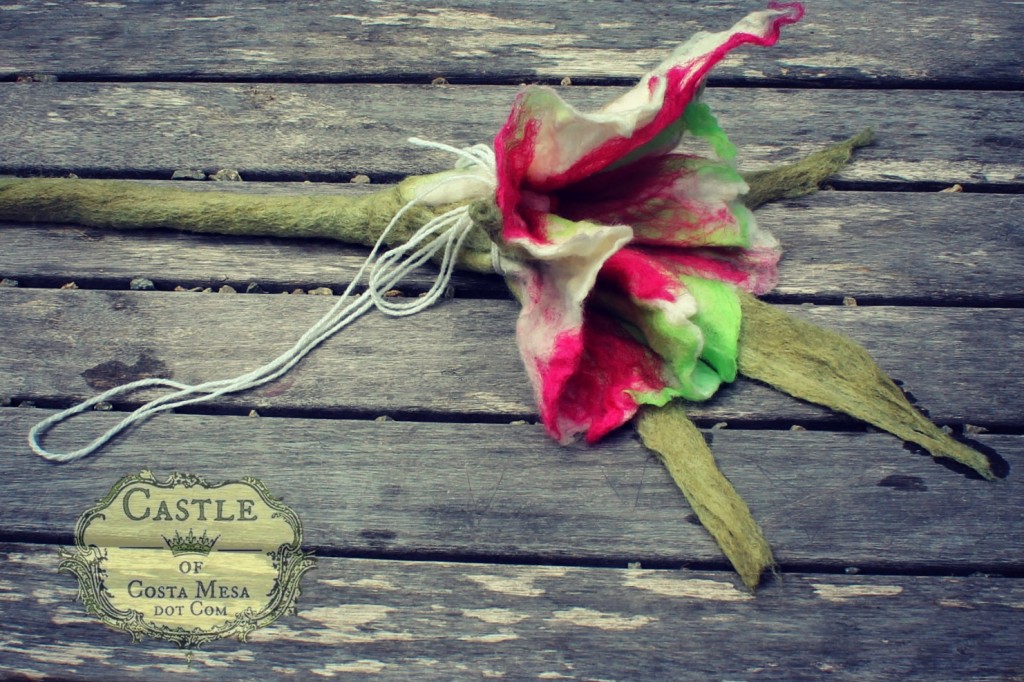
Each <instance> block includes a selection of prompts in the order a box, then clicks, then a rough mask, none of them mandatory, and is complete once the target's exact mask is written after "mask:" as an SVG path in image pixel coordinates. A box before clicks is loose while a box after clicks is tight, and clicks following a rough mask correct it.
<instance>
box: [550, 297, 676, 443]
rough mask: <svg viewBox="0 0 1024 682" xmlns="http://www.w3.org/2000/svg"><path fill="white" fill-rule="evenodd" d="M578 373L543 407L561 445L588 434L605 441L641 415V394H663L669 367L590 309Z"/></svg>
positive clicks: (612, 321)
mask: <svg viewBox="0 0 1024 682" xmlns="http://www.w3.org/2000/svg"><path fill="white" fill-rule="evenodd" d="M586 315H587V323H586V325H585V326H584V327H583V333H582V336H581V337H580V339H579V341H580V347H581V353H580V355H579V362H578V363H577V365H576V368H575V371H574V372H573V373H572V375H571V376H570V377H569V378H568V380H567V381H566V382H565V383H564V384H563V385H562V389H561V390H560V391H559V392H558V393H557V394H552V395H550V396H548V398H549V400H548V401H547V402H545V403H542V404H541V405H540V408H541V419H542V420H543V422H544V425H545V426H546V427H547V429H548V431H549V432H550V433H551V434H552V436H554V437H555V438H556V439H558V440H559V441H561V442H568V441H570V440H572V439H573V438H574V437H575V436H577V435H579V434H585V437H586V440H587V441H588V442H591V443H592V442H595V441H597V440H600V439H601V438H602V437H603V436H605V435H606V434H607V433H608V432H610V431H612V430H614V429H616V428H618V427H619V426H622V425H623V424H625V423H626V422H627V421H629V420H630V419H631V418H632V417H633V415H635V414H636V411H637V407H638V404H639V403H638V401H637V398H636V396H637V395H650V394H657V393H660V392H662V391H663V390H664V389H665V387H666V385H667V382H666V377H665V375H664V363H663V361H662V359H661V358H660V357H658V355H657V354H655V353H654V352H653V351H651V350H650V349H649V348H647V347H646V346H645V345H644V344H643V343H641V342H640V341H638V340H637V339H636V338H635V337H634V336H633V335H632V334H630V333H629V331H628V330H627V329H626V328H625V327H624V326H623V325H622V323H621V322H619V321H617V320H615V319H614V318H612V317H610V316H608V315H606V314H604V313H603V312H601V311H599V310H590V309H588V310H587V313H586Z"/></svg>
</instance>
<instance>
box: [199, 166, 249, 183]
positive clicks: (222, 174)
mask: <svg viewBox="0 0 1024 682" xmlns="http://www.w3.org/2000/svg"><path fill="white" fill-rule="evenodd" d="M207 179H208V180H213V181H214V182H241V181H242V176H241V175H239V173H238V171H236V170H235V169H233V168H221V169H220V170H219V171H217V172H216V173H214V174H213V175H211V176H210V177H209V178H207Z"/></svg>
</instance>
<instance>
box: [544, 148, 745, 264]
mask: <svg viewBox="0 0 1024 682" xmlns="http://www.w3.org/2000/svg"><path fill="white" fill-rule="evenodd" d="M747 189H748V188H747V184H746V182H744V181H743V178H742V177H741V176H740V174H739V173H737V172H736V170H735V169H734V168H732V167H731V166H729V165H726V164H722V163H719V162H716V161H712V160H709V159H704V158H701V157H697V156H686V155H682V154H672V155H667V156H660V157H653V158H646V159H641V160H640V161H637V162H635V163H633V164H630V165H628V166H623V167H620V168H616V169H615V170H612V171H606V172H603V173H598V174H597V175H594V176H592V177H590V178H587V179H586V180H583V181H582V182H578V183H576V184H574V185H572V186H570V187H567V188H566V189H564V190H562V191H560V192H558V193H556V194H555V195H554V196H555V201H556V202H557V210H558V212H559V214H560V215H563V216H565V217H567V218H570V219H572V220H588V221H592V222H597V223H603V224H605V225H630V226H631V227H632V228H633V232H634V235H635V236H634V242H635V243H640V244H658V245H664V246H677V247H700V246H737V247H745V246H750V245H751V244H752V243H753V242H755V241H762V242H763V241H764V238H763V237H762V236H759V235H755V234H754V232H755V231H756V230H757V223H756V221H755V220H754V216H753V214H752V213H751V212H750V210H749V209H747V207H746V206H744V205H743V203H742V202H741V201H740V200H739V197H740V196H741V195H742V194H744V193H746V191H747Z"/></svg>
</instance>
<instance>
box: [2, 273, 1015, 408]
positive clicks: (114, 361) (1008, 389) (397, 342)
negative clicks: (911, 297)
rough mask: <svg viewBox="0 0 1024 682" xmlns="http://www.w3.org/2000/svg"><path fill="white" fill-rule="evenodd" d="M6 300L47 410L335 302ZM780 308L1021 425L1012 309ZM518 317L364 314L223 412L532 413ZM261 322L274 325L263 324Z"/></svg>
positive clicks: (176, 374) (297, 332) (73, 295)
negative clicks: (517, 341)
mask: <svg viewBox="0 0 1024 682" xmlns="http://www.w3.org/2000/svg"><path fill="white" fill-rule="evenodd" d="M0 300H2V301H3V304H4V309H5V315H4V316H5V322H6V325H5V337H6V338H5V342H4V344H3V346H2V347H0V360H2V362H0V385H2V386H3V393H4V394H6V395H7V397H10V398H16V399H19V400H25V399H29V400H38V401H44V402H47V403H52V402H53V401H57V402H64V401H67V400H80V399H84V398H87V397H91V396H92V395H94V394H95V393H96V392H98V391H99V390H102V389H105V388H110V387H112V386H114V385H117V384H119V383H122V382H125V381H129V380H133V379H136V378H140V377H142V376H171V377H173V378H174V379H176V380H178V381H185V382H188V383H201V382H203V381H208V380H212V379H221V378H227V377H230V376H236V375H239V374H242V373H244V372H248V371H250V370H252V369H255V368H256V367H258V366H260V365H262V364H263V363H265V362H268V361H269V360H271V359H273V358H274V357H276V356H277V355H278V354H279V353H281V352H283V351H284V350H286V349H287V348H289V347H290V346H291V345H292V344H293V343H294V342H295V340H296V339H298V338H299V336H301V335H302V333H303V332H305V330H306V329H308V328H309V327H310V326H311V325H312V324H313V323H314V322H315V321H316V320H317V319H319V318H320V316H322V315H323V314H325V313H326V312H327V311H328V310H329V308H330V306H331V305H332V303H333V300H332V299H331V298H327V297H315V296H284V295H277V296H274V295H265V296H241V295H231V294H216V295H214V294H182V293H168V292H155V293H153V292H134V291H105V292H95V291H80V290H79V291H63V290H61V291H57V290H37V289H25V290H21V289H0ZM789 309H790V310H791V311H792V312H794V313H795V314H797V315H799V316H801V317H804V318H805V319H808V320H810V321H812V322H815V323H818V324H822V325H825V326H828V327H832V328H835V329H838V330H839V331H842V332H844V333H846V334H848V335H849V336H851V337H852V338H854V339H856V340H858V341H860V342H861V343H862V344H864V346H865V347H867V348H868V349H869V351H871V352H872V353H873V354H874V356H875V357H876V359H877V360H878V361H879V363H880V364H881V366H882V367H883V368H884V369H885V370H886V371H888V372H889V373H890V374H891V375H892V376H893V377H894V378H896V379H898V380H900V381H902V382H903V383H904V385H905V388H906V389H907V390H910V391H911V392H912V393H913V394H914V396H916V398H917V399H918V400H919V401H920V402H921V404H922V406H924V407H926V408H928V409H929V410H930V411H931V413H932V416H933V417H934V418H935V419H937V420H939V421H940V422H957V423H965V422H966V423H973V424H981V425H986V426H1000V427H1008V426H1009V427H1011V428H1013V427H1019V425H1020V419H1021V417H1020V410H1019V408H1018V405H1017V404H1016V399H1017V397H1018V396H1019V395H1021V394H1022V392H1024V387H1022V385H1021V381H1022V379H1021V377H1020V376H1019V375H1018V374H1016V373H1012V372H1011V373H1008V372H1006V368H1007V367H1012V366H1013V364H1014V363H1015V362H1016V361H1017V358H1019V357H1020V356H1021V355H1022V353H1024V333H1022V326H1024V314H1022V312H1021V310H1020V309H1012V308H982V309H975V308H911V307H886V306H877V307H875V306H872V307H833V306H816V307H815V306H808V307H800V306H796V307H791V308H789ZM517 314H518V312H517V304H516V303H515V302H514V301H511V300H453V301H449V302H446V303H445V304H444V305H440V306H437V307H434V308H432V309H430V310H427V311H424V312H422V313H420V314H418V315H416V316H414V317H411V318H388V317H384V316H382V315H368V316H367V317H366V318H364V319H362V320H360V321H359V322H358V323H357V324H355V325H353V326H352V327H350V328H349V329H348V330H347V331H346V332H345V333H344V334H341V335H339V336H337V337H334V338H332V339H329V340H328V341H326V342H325V343H324V344H323V345H322V346H321V347H319V348H318V349H317V350H316V351H314V352H313V353H312V354H311V355H310V356H309V357H307V358H306V359H305V360H304V361H303V362H302V363H301V364H300V365H299V366H298V367H296V369H294V370H293V371H292V372H291V373H290V374H289V375H288V376H286V377H284V378H283V379H281V380H280V381H277V382H274V383H271V384H268V385H266V386H264V387H261V388H257V389H254V390H252V391H248V392H245V393H243V394H239V395H237V396H234V397H228V398H225V399H223V401H218V404H223V405H231V406H235V408H236V409H245V410H248V409H251V408H255V409H259V410H264V409H270V410H274V411H276V412H277V413H281V412H282V411H283V412H288V413H294V412H295V411H299V412H304V413H307V414H317V413H330V414H334V415H346V414H352V413H357V414H362V415H364V416H365V415H368V414H369V415H371V416H373V415H376V414H394V415H397V416H416V415H419V417H420V418H424V417H426V416H429V415H434V416H440V415H448V416H447V417H445V418H451V417H452V416H453V415H459V414H461V415H472V416H473V417H474V418H475V419H481V418H482V419H485V420H500V419H505V420H509V419H517V418H522V417H524V416H529V415H531V414H533V396H532V392H531V390H530V388H529V386H528V384H527V381H526V376H525V373H524V372H523V370H522V367H521V361H520V359H519V355H518V352H517V350H516V347H515V342H514V329H515V318H516V315H517ZM267 320H273V321H274V324H273V327H272V328H268V327H267V326H266V324H263V323H261V321H263V322H265V321H267ZM225 329H229V330H232V331H231V332H230V333H225V331H224V330H225ZM140 395H146V394H140ZM149 395H150V397H152V395H153V394H152V393H150V394H149ZM132 402H135V401H132ZM692 414H693V415H694V416H695V417H697V418H703V419H716V420H721V419H725V420H732V419H741V420H761V421H763V420H769V421H772V422H777V421H783V422H787V421H790V422H792V421H802V420H818V419H821V418H827V417H830V416H831V414H832V413H830V412H828V411H826V410H824V409H821V408H817V407H814V406H811V405H806V404H803V403H800V402H797V401H795V400H793V399H791V398H788V397H786V396H784V395H782V394H778V393H776V392H775V391H772V390H770V389H768V388H765V387H763V386H760V385H755V384H754V383H753V382H748V381H741V382H738V385H736V386H733V387H727V388H726V389H724V390H722V391H721V392H720V393H719V395H718V396H716V397H715V398H714V399H712V400H711V401H709V402H707V403H704V404H697V405H694V407H693V410H692Z"/></svg>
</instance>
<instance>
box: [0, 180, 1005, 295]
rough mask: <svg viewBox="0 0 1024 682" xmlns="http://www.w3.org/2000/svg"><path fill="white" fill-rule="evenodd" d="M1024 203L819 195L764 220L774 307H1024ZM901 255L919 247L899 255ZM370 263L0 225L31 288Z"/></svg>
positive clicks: (312, 251)
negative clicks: (787, 303)
mask: <svg viewBox="0 0 1024 682" xmlns="http://www.w3.org/2000/svg"><path fill="white" fill-rule="evenodd" d="M164 184H172V183H164ZM173 184H177V185H178V186H179V187H182V186H184V187H186V188H189V189H205V190H211V188H213V189H216V190H220V189H221V188H224V189H230V190H234V191H253V192H261V193H262V192H270V191H273V192H284V191H294V192H301V193H307V192H308V193H312V192H331V193H333V192H338V191H344V190H345V189H347V188H350V187H352V188H355V187H359V186H358V185H335V184H327V183H310V184H305V183H230V186H226V185H225V183H212V182H207V183H173ZM211 191H212V190H211ZM353 191H355V192H359V191H362V190H359V189H356V190H353ZM1019 202H1020V199H1019V198H1017V197H1016V196H1013V195H992V194H948V193H894V192H822V193H819V194H818V195H816V196H814V197H810V198H806V199H801V200H793V201H787V202H783V203H781V204H777V205H770V206H766V207H764V208H762V209H761V210H760V211H759V212H758V216H759V217H758V220H759V221H760V223H761V225H762V226H765V227H768V228H770V229H771V230H772V232H773V233H774V234H775V235H776V236H777V237H778V238H779V239H780V240H781V241H782V243H783V246H784V248H785V254H786V255H785V258H784V259H783V261H782V265H781V277H780V284H779V287H778V288H777V289H776V290H775V292H774V293H773V296H775V297H781V298H785V299H787V300H797V301H806V300H811V301H817V302H839V301H840V300H841V299H842V298H843V297H844V296H853V297H855V298H856V299H858V300H860V301H861V302H871V303H886V302H898V303H914V304H921V303H925V304H934V303H936V302H941V303H942V304H944V305H950V304H961V305H962V304H974V305H977V304H982V305H1017V304H1019V303H1021V301H1022V292H1021V288H1020V278H1019V273H1020V272H1021V271H1022V270H1024V248H1017V246H1018V245H1019V244H1018V242H1019V230H1018V229H1017V224H1018V210H1017V207H1016V205H1017V204H1018V203H1019ZM981 217H983V219H980V218H981ZM893 244H908V245H912V247H911V248H906V249H894V248H891V247H892V245H893ZM366 253H367V250H366V249H362V248H358V247H357V248H350V247H345V246H343V245H341V244H338V243H336V242H309V241H282V240H275V239H265V238H252V239H239V238H222V237H203V236H196V235H183V234H172V233H167V232H157V233H146V234H145V235H142V234H124V233H118V232H106V231H102V230H92V229H80V228H74V227H70V228H63V227H59V226H50V225H40V226H27V225H11V224H8V225H4V224H2V223H0V276H3V277H8V278H11V279H16V280H19V281H21V282H22V283H23V285H36V286H54V285H58V286H59V285H61V284H64V283H66V282H69V281H74V282H76V283H77V284H78V285H79V286H98V287H102V288H113V289H125V288H127V286H128V283H129V282H130V281H131V280H132V279H133V278H135V277H139V276H145V277H148V278H149V279H151V280H153V281H154V282H156V284H157V286H158V287H159V288H163V289H173V288H174V287H175V286H178V285H182V286H185V287H186V288H188V287H194V286H203V287H207V286H209V287H213V288H214V289H216V288H218V287H220V286H221V285H223V284H225V283H227V284H230V285H231V286H233V287H235V288H236V289H238V290H244V289H245V287H246V286H247V285H248V284H250V283H252V282H259V283H260V285H261V286H262V287H263V288H264V289H266V290H267V291H272V292H277V291H291V290H293V289H295V288H296V287H299V288H304V289H310V288H315V287H321V286H328V287H332V288H334V289H335V290H337V291H340V290H341V288H343V287H344V285H345V284H347V283H348V281H349V280H350V278H351V276H352V275H353V274H354V273H355V271H356V270H357V268H358V267H359V266H360V265H361V264H362V262H363V260H364V258H365V256H366ZM435 274H436V270H432V269H430V270H427V269H424V270H422V271H420V272H417V273H416V274H415V275H414V276H411V277H410V278H409V279H408V280H407V284H408V286H407V287H406V288H407V289H408V290H409V291H422V290H423V289H424V287H426V286H428V285H429V283H430V282H431V281H432V279H433V277H434V276H435ZM453 285H454V286H455V289H456V292H457V294H458V295H460V296H473V297H478V296H493V297H506V296H507V293H506V289H505V286H504V284H503V283H502V281H501V280H500V279H499V278H497V277H481V276H473V275H471V274H460V275H457V276H456V279H455V280H454V281H453Z"/></svg>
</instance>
